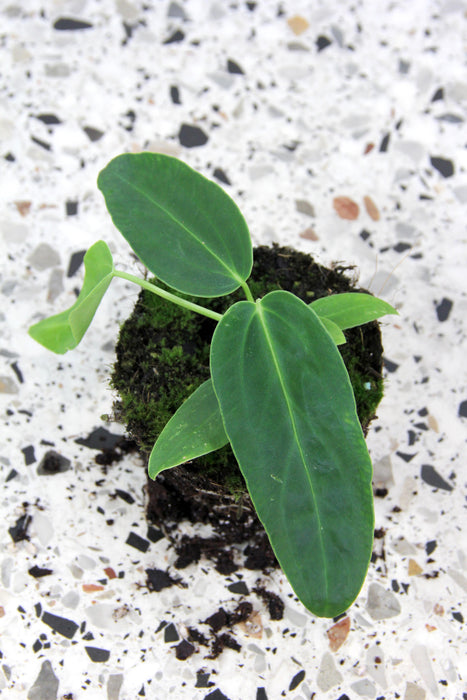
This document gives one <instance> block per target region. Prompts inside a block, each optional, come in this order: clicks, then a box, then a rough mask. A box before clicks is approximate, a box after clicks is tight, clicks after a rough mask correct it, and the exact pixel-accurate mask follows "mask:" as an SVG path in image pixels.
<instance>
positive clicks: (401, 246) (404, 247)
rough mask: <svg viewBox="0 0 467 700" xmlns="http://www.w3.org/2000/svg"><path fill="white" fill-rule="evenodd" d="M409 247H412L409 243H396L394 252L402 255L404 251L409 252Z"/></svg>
mask: <svg viewBox="0 0 467 700" xmlns="http://www.w3.org/2000/svg"><path fill="white" fill-rule="evenodd" d="M411 247H412V246H411V245H410V243H403V242H402V241H401V242H400V243H396V245H395V246H394V250H395V251H396V253H404V252H405V251H406V250H410V249H411Z"/></svg>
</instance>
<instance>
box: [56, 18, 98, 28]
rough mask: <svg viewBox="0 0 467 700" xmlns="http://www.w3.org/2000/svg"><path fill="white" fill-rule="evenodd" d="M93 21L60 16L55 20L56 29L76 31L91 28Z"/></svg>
mask: <svg viewBox="0 0 467 700" xmlns="http://www.w3.org/2000/svg"><path fill="white" fill-rule="evenodd" d="M92 26H93V25H92V24H91V22H84V21H83V20H80V19H72V18H71V17H60V19H57V20H56V21H55V22H54V25H53V27H54V29H58V30H59V31H62V32H63V31H76V30H78V29H91V27H92Z"/></svg>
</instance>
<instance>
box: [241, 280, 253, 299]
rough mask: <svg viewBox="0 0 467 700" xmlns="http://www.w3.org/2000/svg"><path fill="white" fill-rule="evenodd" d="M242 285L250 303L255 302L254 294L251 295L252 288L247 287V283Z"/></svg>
mask: <svg viewBox="0 0 467 700" xmlns="http://www.w3.org/2000/svg"><path fill="white" fill-rule="evenodd" d="M241 285H242V289H243V291H244V292H245V296H246V298H247V299H248V301H253V302H254V301H255V300H254V299H253V294H252V293H251V291H250V288H249V286H248V285H247V283H246V282H242V283H241Z"/></svg>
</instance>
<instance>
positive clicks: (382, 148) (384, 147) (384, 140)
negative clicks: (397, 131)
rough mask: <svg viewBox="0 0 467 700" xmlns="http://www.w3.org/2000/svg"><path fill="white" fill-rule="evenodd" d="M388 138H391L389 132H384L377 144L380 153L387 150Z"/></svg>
mask: <svg viewBox="0 0 467 700" xmlns="http://www.w3.org/2000/svg"><path fill="white" fill-rule="evenodd" d="M390 138H391V135H390V134H385V135H384V136H383V138H382V141H381V143H380V145H379V152H380V153H386V151H387V150H388V146H389V139H390Z"/></svg>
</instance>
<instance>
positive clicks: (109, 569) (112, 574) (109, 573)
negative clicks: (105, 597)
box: [104, 566, 117, 578]
mask: <svg viewBox="0 0 467 700" xmlns="http://www.w3.org/2000/svg"><path fill="white" fill-rule="evenodd" d="M104 571H105V573H106V576H107V577H108V578H117V574H116V573H115V571H114V570H113V569H112V567H111V566H108V567H107V568H106V569H104Z"/></svg>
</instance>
